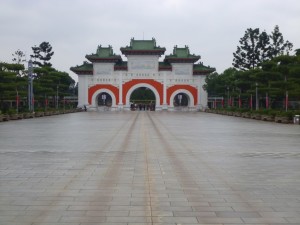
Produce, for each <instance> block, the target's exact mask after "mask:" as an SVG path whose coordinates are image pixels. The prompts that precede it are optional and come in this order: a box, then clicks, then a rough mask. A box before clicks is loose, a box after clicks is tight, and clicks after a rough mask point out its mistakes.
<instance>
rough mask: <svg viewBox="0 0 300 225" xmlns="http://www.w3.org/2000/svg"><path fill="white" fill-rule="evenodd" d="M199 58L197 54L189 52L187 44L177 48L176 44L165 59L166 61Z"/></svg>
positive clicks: (187, 60)
mask: <svg viewBox="0 0 300 225" xmlns="http://www.w3.org/2000/svg"><path fill="white" fill-rule="evenodd" d="M199 59H200V56H199V55H194V54H193V55H192V54H190V50H189V47H188V46H185V47H184V48H178V47H177V46H175V47H174V49H173V54H170V55H167V56H166V57H165V61H168V62H189V63H190V62H193V63H194V62H196V61H198V60H199Z"/></svg>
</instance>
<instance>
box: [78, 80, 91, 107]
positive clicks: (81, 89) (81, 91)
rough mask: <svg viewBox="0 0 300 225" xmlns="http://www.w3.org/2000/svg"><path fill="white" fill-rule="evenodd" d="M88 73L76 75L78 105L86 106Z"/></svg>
mask: <svg viewBox="0 0 300 225" xmlns="http://www.w3.org/2000/svg"><path fill="white" fill-rule="evenodd" d="M89 78H90V76H88V75H79V76H78V107H83V106H84V105H86V106H88V105H89V102H88V91H89V90H88V79H89Z"/></svg>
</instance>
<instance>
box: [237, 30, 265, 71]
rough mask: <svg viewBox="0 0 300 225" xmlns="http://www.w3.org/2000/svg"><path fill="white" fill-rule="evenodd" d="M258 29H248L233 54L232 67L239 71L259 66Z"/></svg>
mask: <svg viewBox="0 0 300 225" xmlns="http://www.w3.org/2000/svg"><path fill="white" fill-rule="evenodd" d="M259 34H260V33H259V29H258V28H256V29H252V28H248V29H247V30H246V31H245V34H244V37H242V38H241V39H240V41H239V43H240V46H238V47H237V51H236V52H235V53H233V56H234V59H233V66H234V67H235V68H238V69H241V70H249V69H253V68H255V67H256V66H257V65H258V64H259V48H260V46H259Z"/></svg>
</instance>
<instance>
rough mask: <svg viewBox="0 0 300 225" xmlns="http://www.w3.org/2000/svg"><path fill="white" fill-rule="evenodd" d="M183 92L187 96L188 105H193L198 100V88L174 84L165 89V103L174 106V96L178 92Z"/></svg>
mask: <svg viewBox="0 0 300 225" xmlns="http://www.w3.org/2000/svg"><path fill="white" fill-rule="evenodd" d="M179 93H184V94H186V95H187V96H188V97H189V107H194V106H196V105H197V101H198V97H197V94H198V90H197V88H195V87H193V86H191V85H174V86H172V87H169V88H168V89H167V104H168V105H169V106H171V107H174V104H173V100H174V97H175V96H176V95H177V94H179Z"/></svg>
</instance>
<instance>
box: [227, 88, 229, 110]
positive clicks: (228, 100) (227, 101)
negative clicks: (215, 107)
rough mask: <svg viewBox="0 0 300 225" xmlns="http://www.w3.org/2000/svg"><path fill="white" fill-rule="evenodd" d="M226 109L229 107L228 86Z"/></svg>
mask: <svg viewBox="0 0 300 225" xmlns="http://www.w3.org/2000/svg"><path fill="white" fill-rule="evenodd" d="M227 107H229V86H227Z"/></svg>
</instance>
